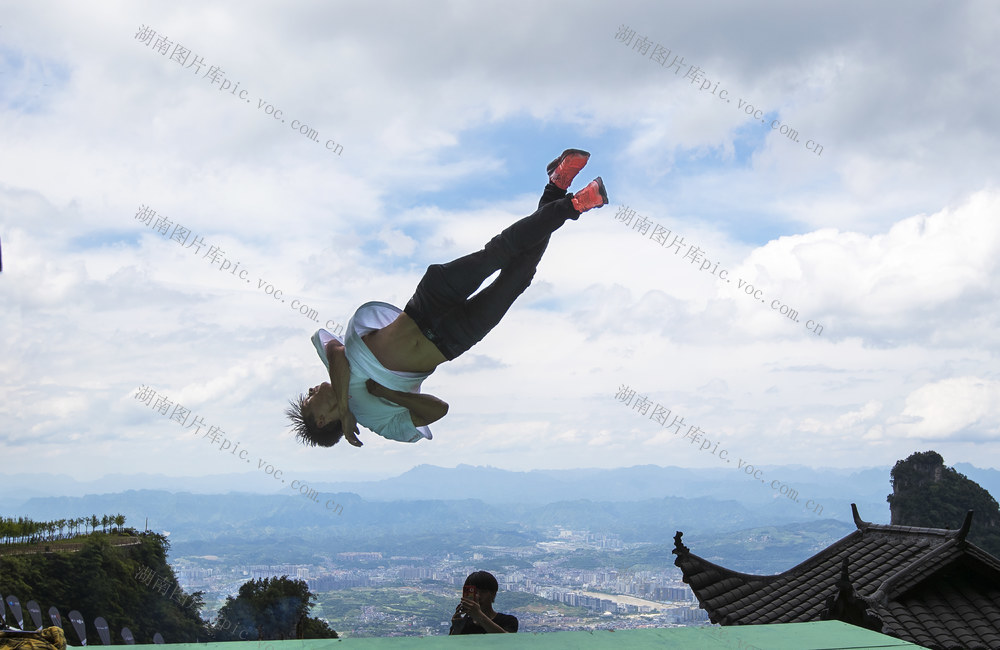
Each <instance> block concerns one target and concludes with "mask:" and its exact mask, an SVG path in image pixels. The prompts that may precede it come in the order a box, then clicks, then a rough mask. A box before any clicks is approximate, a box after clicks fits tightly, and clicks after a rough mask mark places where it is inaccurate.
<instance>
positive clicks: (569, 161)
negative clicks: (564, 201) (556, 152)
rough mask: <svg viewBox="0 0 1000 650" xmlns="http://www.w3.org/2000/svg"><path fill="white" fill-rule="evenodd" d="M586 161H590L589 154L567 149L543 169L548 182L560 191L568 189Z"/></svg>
mask: <svg viewBox="0 0 1000 650" xmlns="http://www.w3.org/2000/svg"><path fill="white" fill-rule="evenodd" d="M588 160H590V154H589V153H587V152H586V151H583V150H582V149H567V150H566V151H564V152H562V154H561V155H560V156H559V157H558V158H556V159H555V160H553V161H552V162H550V163H549V165H548V167H546V168H545V171H546V172H548V175H549V182H550V183H552V184H553V185H555V186H556V187H558V188H559V189H561V190H565V189H568V188H569V186H570V184H571V183H572V182H573V179H574V178H576V175H577V174H579V173H580V170H581V169H583V166H584V165H586V164H587V161H588Z"/></svg>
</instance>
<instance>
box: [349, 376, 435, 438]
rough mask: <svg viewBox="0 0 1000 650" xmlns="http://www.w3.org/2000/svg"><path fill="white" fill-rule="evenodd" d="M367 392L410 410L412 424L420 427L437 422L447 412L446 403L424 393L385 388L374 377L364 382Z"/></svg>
mask: <svg viewBox="0 0 1000 650" xmlns="http://www.w3.org/2000/svg"><path fill="white" fill-rule="evenodd" d="M365 387H366V388H367V389H368V392H369V393H371V394H372V395H374V396H375V397H381V398H382V399H385V400H388V401H390V402H392V403H393V404H397V405H399V406H402V407H403V408H405V409H406V410H408V411H409V412H410V421H411V422H413V426H415V427H422V426H426V425H428V424H431V423H432V422H437V421H438V420H440V419H441V418H443V417H444V416H445V415H446V414H447V413H448V404H447V403H445V402H443V401H441V400H440V399H438V398H436V397H434V396H433V395H428V394H426V393H424V394H420V393H404V392H401V391H398V390H392V389H389V388H386V387H385V386H383V385H382V384H380V383H378V382H377V381H375V380H374V379H368V380H367V381H366V382H365Z"/></svg>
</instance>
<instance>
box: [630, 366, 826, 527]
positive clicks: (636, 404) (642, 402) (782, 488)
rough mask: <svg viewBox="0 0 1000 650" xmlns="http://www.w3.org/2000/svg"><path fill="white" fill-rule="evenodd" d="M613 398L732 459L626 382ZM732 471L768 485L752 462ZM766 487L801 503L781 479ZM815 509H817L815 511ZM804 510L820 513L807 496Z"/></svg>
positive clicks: (728, 460)
mask: <svg viewBox="0 0 1000 650" xmlns="http://www.w3.org/2000/svg"><path fill="white" fill-rule="evenodd" d="M615 399H616V400H618V401H619V402H621V403H622V404H624V405H625V406H629V407H631V409H632V410H633V411H635V412H637V413H638V414H639V415H646V413H647V412H648V411H649V407H651V406H652V407H653V412H652V414H651V415H650V416H649V419H650V420H653V421H654V422H658V423H659V424H660V426H661V427H663V428H665V429H669V428H671V427H672V428H673V429H674V435H675V436H676V435H678V434H679V433H680V432H681V431H683V430H684V428H685V427H687V433H685V434H684V435H683V436H682V437H681V439H683V440H687V439H690V440H691V444H692V445H694V444H698V443H700V444H701V447H700V449H699V451H705V450H707V449H711V451H709V453H710V454H711V455H713V456H717V457H718V459H719V460H723V461H725V462H726V463H732V462H733V461H732V459H731V458H729V452H728V451H727V450H726V449H719V442H718V441H716V442H715V446H712V441H711V440H709V439H708V436H707V435H703V434H705V431H703V430H702V429H700V428H699V427H697V426H695V425H691V426H689V427H688V425H686V424H685V423H684V418H683V417H681V416H680V415H674V416H673V419H672V420H670V416H671V410H670V409H668V408H666V407H665V406H662V405H660V404H659V403H656V404H654V403H653V402H651V401H650V400H649V399H648V398H647V397H646V396H645V395H641V396H640V395H637V394H636V392H635V390H633V389H632V388H630V387H629V386H628V385H627V384H622V385H621V386H620V387H619V388H618V392H617V393H615ZM668 420H670V424H667V421H668ZM716 450H718V452H719V453H718V454H716V453H715V452H716ZM736 470H737V471H742V472H744V473H745V474H746V475H747V476H749V477H751V478H754V479H759V480H760V482H761V483H762V484H763V485H768V482H767V481H766V480H765V479H764V470H762V469H760V468H757V467H754V466H753V465H751V464H750V463H749V462H747V461H745V460H743V459H742V458H738V459H737V464H736ZM770 487H771V489H772V490H774V491H775V492H777V493H778V494H780V495H781V496H784V497H786V498H788V499H791V500H792V501H794V502H795V503H801V501H800V500H799V492H798V490H796V489H794V488H793V487H791V486H790V485H787V484H785V483H782V482H781V481H778V480H773V481H771V482H770ZM817 508H818V509H819V510H817ZM805 509H806V510H811V511H812V512H814V513H815V514H817V515H821V514H823V506H821V505H820V504H819V503H817V502H815V501H813V500H812V499H809V500H808V501H807V502H806V505H805Z"/></svg>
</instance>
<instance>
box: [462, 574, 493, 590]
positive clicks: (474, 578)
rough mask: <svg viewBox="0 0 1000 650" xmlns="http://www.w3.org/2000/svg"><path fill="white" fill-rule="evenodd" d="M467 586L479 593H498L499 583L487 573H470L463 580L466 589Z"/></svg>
mask: <svg viewBox="0 0 1000 650" xmlns="http://www.w3.org/2000/svg"><path fill="white" fill-rule="evenodd" d="M469 585H472V586H473V587H475V588H476V589H479V590H480V591H491V592H493V593H496V592H498V591H500V583H498V582H497V579H496V578H495V577H493V574H492V573H490V572H489V571H475V572H473V573H470V574H469V577H468V578H466V579H465V586H466V587H468V586H469Z"/></svg>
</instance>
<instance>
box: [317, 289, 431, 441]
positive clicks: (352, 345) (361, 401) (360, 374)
mask: <svg viewBox="0 0 1000 650" xmlns="http://www.w3.org/2000/svg"><path fill="white" fill-rule="evenodd" d="M401 313H402V310H401V309H399V308H398V307H394V306H393V305H390V304H389V303H387V302H378V301H372V302H366V303H365V304H363V305H361V306H360V307H358V310H357V311H356V312H354V316H352V317H351V320H350V321H348V323H347V333H346V336H345V338H344V339H343V340H342V339H341V338H340V337H337V336H335V335H333V334H330V333H329V332H327V331H326V330H319V331H318V332H317V333H316V334H315V335H314V336H313V342H314V344H317V345H316V351H317V352H318V353H319V355H320V358H322V359H323V363H324V365H327V367H328V368H329V364H328V362H327V359H326V354H325V352H324V347H325V345H326V342H327V341H329V340H330V339H337V340H338V341H340V343H341V344H343V346H344V353H345V354H346V355H347V361H348V363H349V364H350V366H351V381H350V385H349V386H348V391H347V392H348V395H349V400H348V407H349V408H350V409H351V413H353V414H354V417H355V418H356V419H357V421H358V424H360V425H362V426H363V427H365V428H366V429H370V430H371V431H373V432H375V433H377V434H378V435H380V436H382V437H383V438H388V439H389V440H398V441H400V442H416V441H418V440H421V439H423V438H427V439H428V440H430V439H431V438H433V437H434V436H433V435H432V434H431V430H430V429H429V428H428V427H426V426H422V427H415V426H413V420H412V419H411V418H410V411H409V410H408V409H407V408H406V407H404V406H400V405H399V404H396V403H395V402H390V401H389V400H387V399H383V398H381V397H375V396H374V395H372V394H371V393H369V392H368V387H367V386H366V385H365V382H366V381H367V380H368V379H369V378H371V379H374V380H375V381H377V382H378V383H380V384H382V385H383V386H385V387H386V388H390V389H392V390H398V391H403V392H407V393H419V392H420V385H421V384H422V383H423V381H424V379H425V378H426V377H428V376H429V375H430V374H431V373H430V372H402V371H397V370H389V369H388V368H386V367H385V366H383V365H382V364H381V363H379V361H378V359H376V358H375V355H374V354H372V351H371V350H369V349H368V346H367V345H366V344H365V342H364V341H363V340H362V339H361V337H362V336H364V335H365V334H367V333H368V332H371V331H373V330H378V329H382V328H383V327H385V326H386V325H388V324H389V323H391V322H392V321H394V320H396V317H397V316H399V314H401ZM431 372H433V371H431Z"/></svg>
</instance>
